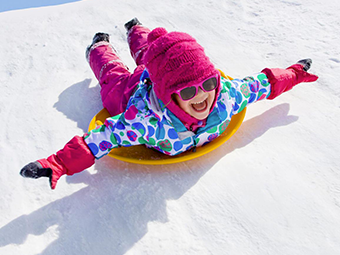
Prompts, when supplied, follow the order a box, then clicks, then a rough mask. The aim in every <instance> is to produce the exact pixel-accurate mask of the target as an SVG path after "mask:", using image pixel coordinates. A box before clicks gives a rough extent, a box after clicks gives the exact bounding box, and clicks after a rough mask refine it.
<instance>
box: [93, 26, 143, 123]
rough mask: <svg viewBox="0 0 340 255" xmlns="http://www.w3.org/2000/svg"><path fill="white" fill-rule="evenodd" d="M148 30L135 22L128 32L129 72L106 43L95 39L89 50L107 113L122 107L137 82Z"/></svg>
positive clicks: (120, 110) (115, 113)
mask: <svg viewBox="0 0 340 255" xmlns="http://www.w3.org/2000/svg"><path fill="white" fill-rule="evenodd" d="M149 32H150V30H149V29H148V28H146V27H143V26H139V25H136V26H134V27H132V29H131V30H130V31H129V33H128V38H127V39H128V44H129V47H130V53H131V56H132V57H133V59H134V60H135V62H136V65H137V67H136V69H135V70H134V72H133V73H130V71H129V70H128V68H127V67H126V66H125V64H124V63H123V62H122V61H121V59H120V58H119V57H118V55H117V54H116V51H115V50H114V49H113V47H112V46H111V45H110V44H109V43H107V42H99V43H97V44H95V45H94V47H92V49H91V51H90V54H89V64H90V67H91V69H92V71H93V72H94V75H95V76H96V78H97V79H98V81H99V84H100V86H101V91H100V94H101V98H102V102H103V106H104V108H106V109H107V110H108V112H109V113H110V114H111V116H115V115H117V114H120V113H122V112H124V111H125V109H126V106H127V103H128V101H129V99H130V96H131V94H132V93H133V91H134V89H135V88H136V86H137V85H138V83H139V79H140V76H141V74H142V72H143V70H144V69H145V66H144V64H143V57H144V53H145V52H146V50H147V48H148V43H147V36H148V34H149Z"/></svg>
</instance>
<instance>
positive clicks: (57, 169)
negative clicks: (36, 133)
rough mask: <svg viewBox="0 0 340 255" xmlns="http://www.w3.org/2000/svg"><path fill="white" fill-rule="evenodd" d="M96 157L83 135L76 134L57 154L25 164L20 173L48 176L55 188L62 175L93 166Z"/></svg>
mask: <svg viewBox="0 0 340 255" xmlns="http://www.w3.org/2000/svg"><path fill="white" fill-rule="evenodd" d="M94 159H95V158H94V156H93V155H92V153H91V151H90V149H89V148H88V146H87V145H86V143H85V142H84V139H83V137H80V136H75V137H73V138H72V139H71V140H70V141H69V142H68V143H67V144H66V145H65V146H64V148H63V149H61V150H59V151H58V152H57V153H56V154H53V155H51V156H49V157H48V158H46V159H45V158H43V159H39V160H37V161H35V162H32V163H29V164H28V165H26V166H24V167H23V168H22V169H21V171H20V174H21V175H22V176H23V177H27V178H33V179H37V178H40V177H48V178H49V179H50V186H51V188H52V189H55V187H56V185H57V182H58V180H59V178H60V177H61V176H62V175H65V174H67V175H73V174H75V173H79V172H81V171H83V170H84V169H86V168H89V167H90V166H92V165H93V164H94Z"/></svg>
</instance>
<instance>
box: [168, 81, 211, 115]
mask: <svg viewBox="0 0 340 255" xmlns="http://www.w3.org/2000/svg"><path fill="white" fill-rule="evenodd" d="M215 96H216V89H214V90H212V91H209V92H205V91H203V90H202V89H201V88H199V89H198V91H197V95H196V96H195V97H194V98H192V99H190V100H188V101H184V100H182V99H181V97H180V96H179V95H177V94H175V99H176V101H177V103H178V105H179V106H180V107H181V108H182V109H183V110H184V111H185V112H186V113H187V114H189V115H191V116H192V117H194V118H196V119H198V120H204V119H205V118H207V117H208V115H209V113H210V109H211V107H212V104H213V103H214V100H215Z"/></svg>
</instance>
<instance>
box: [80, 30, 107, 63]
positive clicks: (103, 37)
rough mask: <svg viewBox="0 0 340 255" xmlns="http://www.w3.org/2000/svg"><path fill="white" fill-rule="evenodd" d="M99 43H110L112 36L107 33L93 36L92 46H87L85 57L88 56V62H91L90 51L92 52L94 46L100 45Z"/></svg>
mask: <svg viewBox="0 0 340 255" xmlns="http://www.w3.org/2000/svg"><path fill="white" fill-rule="evenodd" d="M99 42H107V43H110V35H109V34H107V33H102V32H98V33H96V34H95V35H94V36H93V39H92V43H91V45H89V46H87V48H86V53H85V56H86V59H87V61H88V60H89V54H90V50H91V48H92V46H93V45H94V44H96V43H99Z"/></svg>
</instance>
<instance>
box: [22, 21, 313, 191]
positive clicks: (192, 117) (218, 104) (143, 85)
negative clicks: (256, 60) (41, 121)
mask: <svg viewBox="0 0 340 255" xmlns="http://www.w3.org/2000/svg"><path fill="white" fill-rule="evenodd" d="M125 27H126V29H127V37H128V43H129V47H130V52H131V55H132V57H133V58H134V60H135V62H136V64H137V68H136V69H135V70H134V72H133V73H130V72H129V71H128V68H127V67H126V66H125V65H124V63H123V62H122V61H121V60H120V59H119V57H118V56H117V54H116V52H115V50H114V48H113V47H112V46H111V45H110V43H109V35H108V34H105V33H97V34H96V35H95V36H94V38H93V42H92V44H91V45H90V46H89V47H88V48H87V50H86V57H87V60H88V62H89V64H90V67H91V69H92V70H93V72H94V74H95V76H96V78H97V79H98V81H99V83H100V85H101V97H102V101H103V106H104V107H105V108H106V109H107V110H108V111H109V113H110V114H111V116H113V117H111V118H108V119H107V120H106V121H105V123H104V124H103V125H102V126H99V127H98V128H97V129H95V130H93V131H91V132H89V133H87V134H85V135H83V136H82V137H80V136H75V137H74V138H73V139H71V140H70V141H69V142H68V143H67V144H66V145H65V147H64V148H63V149H61V150H59V151H58V152H57V153H56V154H53V155H51V156H49V157H48V158H43V159H40V160H37V161H35V162H32V163H30V164H28V165H26V166H25V167H24V168H23V169H22V170H21V172H20V174H21V175H22V176H23V177H29V178H39V177H42V176H45V177H49V180H50V186H51V188H52V189H55V187H56V184H57V181H58V180H59V178H60V177H61V176H62V175H64V174H67V175H73V174H75V173H78V172H81V171H83V170H84V169H86V168H88V167H90V166H92V165H93V164H94V163H95V159H99V158H101V157H103V156H104V155H106V154H108V153H109V152H110V150H111V149H113V148H115V147H119V146H133V145H138V144H144V145H145V146H147V147H149V148H153V149H156V150H158V151H160V152H162V153H165V154H167V155H177V154H179V153H181V152H184V151H187V150H190V149H192V148H195V147H197V146H202V145H204V144H205V143H208V142H210V141H211V140H213V139H215V138H216V137H218V136H219V135H220V134H221V133H223V131H224V130H225V129H226V127H227V126H228V123H229V121H230V119H231V117H232V116H233V115H234V114H237V113H238V112H240V111H242V110H243V109H244V108H245V107H246V106H247V105H248V104H251V103H254V102H256V101H259V100H262V99H274V98H276V97H277V96H279V95H280V94H282V93H283V92H285V91H288V90H290V89H292V87H293V86H295V85H297V84H299V83H301V82H312V81H315V80H317V79H318V77H317V76H316V75H313V74H309V73H307V70H308V69H309V68H310V65H311V60H310V59H305V60H301V61H299V62H298V63H297V64H294V65H292V66H290V67H288V68H287V69H278V68H274V69H269V68H266V69H264V70H262V71H261V72H260V73H257V74H255V75H253V76H249V77H247V78H245V79H243V80H239V79H235V80H232V81H231V80H228V79H225V78H223V77H221V74H220V72H219V71H218V70H217V69H216V68H215V67H214V65H213V64H212V63H211V62H210V60H209V58H208V57H207V56H206V55H205V53H204V49H203V47H202V46H201V45H199V44H198V43H197V42H196V40H195V39H194V38H193V37H191V36H190V35H188V34H186V33H181V32H171V33H168V32H167V31H166V30H165V29H164V28H156V29H154V30H152V31H150V30H149V29H147V28H145V27H143V26H142V25H141V24H140V22H139V21H138V20H137V19H133V20H131V21H130V22H128V23H126V24H125Z"/></svg>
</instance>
